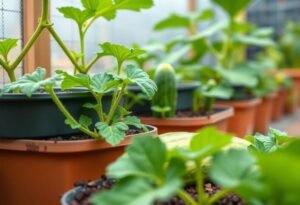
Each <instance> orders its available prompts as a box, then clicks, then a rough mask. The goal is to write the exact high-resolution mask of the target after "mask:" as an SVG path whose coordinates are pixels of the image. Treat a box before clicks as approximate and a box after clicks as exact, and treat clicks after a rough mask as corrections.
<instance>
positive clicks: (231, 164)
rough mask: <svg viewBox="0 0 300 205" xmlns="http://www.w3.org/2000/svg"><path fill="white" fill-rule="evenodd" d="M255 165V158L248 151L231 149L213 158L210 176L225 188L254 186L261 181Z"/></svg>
mask: <svg viewBox="0 0 300 205" xmlns="http://www.w3.org/2000/svg"><path fill="white" fill-rule="evenodd" d="M255 165H256V161H255V158H254V157H253V156H251V155H250V154H249V152H248V151H247V150H234V149H231V150H229V151H225V152H223V153H219V154H217V155H216V156H215V157H214V158H213V160H212V166H211V170H210V174H209V175H210V178H211V179H212V180H213V181H214V182H216V183H217V184H218V185H220V186H221V187H224V188H230V189H238V188H239V187H241V186H246V185H249V186H253V185H255V183H254V182H255V181H256V180H258V179H259V173H258V171H257V170H256V167H255Z"/></svg>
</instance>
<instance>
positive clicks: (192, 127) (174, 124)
mask: <svg viewBox="0 0 300 205" xmlns="http://www.w3.org/2000/svg"><path fill="white" fill-rule="evenodd" d="M216 109H217V110H218V111H217V112H216V113H215V114H212V115H210V116H207V117H193V118H171V119H160V118H155V117H141V121H142V122H143V123H144V124H148V125H153V126H155V127H157V129H158V133H159V134H164V133H168V132H196V131H197V130H199V129H200V128H203V127H206V126H216V127H217V128H218V129H219V130H220V131H226V130H227V125H228V119H229V118H230V117H232V116H233V113H234V112H233V109H232V108H231V107H226V106H219V107H216Z"/></svg>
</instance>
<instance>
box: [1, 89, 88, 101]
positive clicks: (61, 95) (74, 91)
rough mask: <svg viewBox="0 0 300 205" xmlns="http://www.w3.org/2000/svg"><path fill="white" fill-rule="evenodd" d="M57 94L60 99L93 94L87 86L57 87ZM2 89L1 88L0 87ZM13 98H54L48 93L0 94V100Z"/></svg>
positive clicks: (84, 96)
mask: <svg viewBox="0 0 300 205" xmlns="http://www.w3.org/2000/svg"><path fill="white" fill-rule="evenodd" d="M57 90H58V92H57V96H58V97H59V98H60V99H73V98H86V97H90V96H92V95H91V94H90V92H89V91H88V90H87V89H86V88H73V89H69V90H67V92H63V91H61V89H57ZM0 91H1V89H0ZM5 100H13V101H25V100H27V101H32V100H52V99H51V97H50V96H49V94H48V93H46V92H44V93H34V94H32V96H31V97H28V96H27V95H25V94H23V93H6V94H4V95H3V96H0V101H5Z"/></svg>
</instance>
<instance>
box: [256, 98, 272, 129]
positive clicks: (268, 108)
mask: <svg viewBox="0 0 300 205" xmlns="http://www.w3.org/2000/svg"><path fill="white" fill-rule="evenodd" d="M276 97H277V93H275V92H274V93H272V94H271V95H268V96H265V97H263V98H262V102H261V103H260V104H259V105H258V106H257V109H256V114H255V121H254V132H258V133H262V134H265V133H267V132H268V130H269V125H270V122H271V118H272V110H273V104H274V99H275V98H276Z"/></svg>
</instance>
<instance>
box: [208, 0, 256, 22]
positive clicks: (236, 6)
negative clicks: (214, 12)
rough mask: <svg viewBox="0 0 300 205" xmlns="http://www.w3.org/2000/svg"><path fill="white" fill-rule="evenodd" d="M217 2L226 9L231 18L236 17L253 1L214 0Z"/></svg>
mask: <svg viewBox="0 0 300 205" xmlns="http://www.w3.org/2000/svg"><path fill="white" fill-rule="evenodd" d="M212 1H213V2H214V3H215V4H217V5H219V6H220V7H221V8H223V9H224V11H225V12H226V13H228V15H229V16H230V17H231V18H234V17H235V16H236V15H237V14H239V13H240V12H241V11H242V10H244V9H246V8H247V6H248V5H249V4H250V3H251V2H252V0H237V1H236V0H235V1H234V2H232V1H230V0H212Z"/></svg>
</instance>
